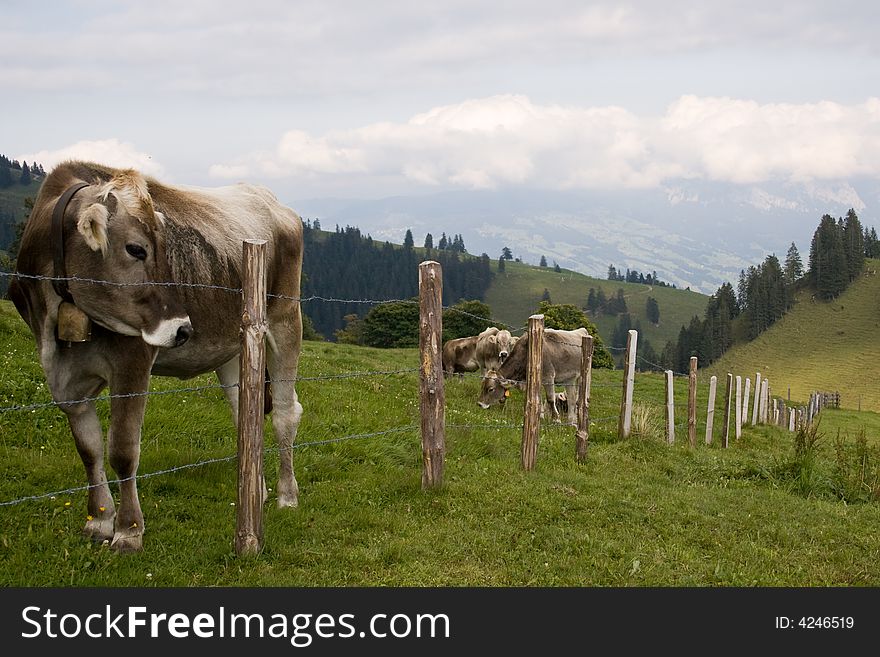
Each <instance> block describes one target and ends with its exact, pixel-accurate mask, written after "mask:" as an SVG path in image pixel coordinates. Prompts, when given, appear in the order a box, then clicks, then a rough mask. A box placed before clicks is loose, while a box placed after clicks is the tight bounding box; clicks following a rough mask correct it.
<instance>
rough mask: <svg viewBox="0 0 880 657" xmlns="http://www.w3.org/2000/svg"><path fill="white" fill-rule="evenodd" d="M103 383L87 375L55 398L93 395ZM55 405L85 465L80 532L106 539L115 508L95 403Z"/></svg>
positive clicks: (111, 532) (102, 434)
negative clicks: (85, 511)
mask: <svg viewBox="0 0 880 657" xmlns="http://www.w3.org/2000/svg"><path fill="white" fill-rule="evenodd" d="M105 385H106V383H105V382H104V381H103V380H102V379H94V378H91V379H89V380H87V381H83V385H77V386H72V387H71V388H68V389H67V390H66V391H65V393H64V394H63V395H56V399H57V400H58V401H61V400H64V399H71V400H73V399H85V398H88V397H95V396H97V395H98V394H99V393H100V392H101V390H102V389H103V388H104V386H105ZM59 405H60V407H61V410H63V411H64V413H65V415H67V422H68V423H69V424H70V431H71V433H72V434H73V439H74V441H75V443H76V450H77V451H78V452H79V455H80V458H81V459H82V462H83V465H84V466H85V470H86V477H87V478H88V482H89V499H88V505H87V508H88V519H87V520H86V524H85V526H84V527H83V534H84V535H86V536H88V537H89V538H91V539H92V540H94V541H97V542H101V541H104V540H109V539H111V538H113V520H114V517H115V515H116V510H115V507H114V504H113V496H112V495H111V494H110V488H109V487H108V486H107V473H106V472H105V471H104V431H103V429H102V428H101V421H100V420H99V419H98V414H97V412H96V411H95V402H92V401H90V402H83V403H80V404H59Z"/></svg>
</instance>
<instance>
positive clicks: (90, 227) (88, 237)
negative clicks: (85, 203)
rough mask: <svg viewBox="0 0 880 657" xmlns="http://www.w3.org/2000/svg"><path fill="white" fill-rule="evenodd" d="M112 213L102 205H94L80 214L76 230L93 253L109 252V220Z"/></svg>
mask: <svg viewBox="0 0 880 657" xmlns="http://www.w3.org/2000/svg"><path fill="white" fill-rule="evenodd" d="M109 216H110V211H109V210H107V207H106V206H104V205H102V204H101V203H93V204H92V205H90V206H89V207H87V208H86V209H85V210H83V211H82V212H80V214H79V217H78V218H77V220H76V229H77V230H78V231H79V234H80V235H82V236H83V239H84V240H85V241H86V244H88V245H89V248H90V249H91V250H92V251H100V252H101V253H102V254H104V253H106V252H107V218H108V217H109Z"/></svg>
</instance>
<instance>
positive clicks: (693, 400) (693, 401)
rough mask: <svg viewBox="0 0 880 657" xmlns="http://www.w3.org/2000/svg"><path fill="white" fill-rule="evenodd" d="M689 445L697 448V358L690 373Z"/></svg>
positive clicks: (693, 361) (694, 358) (693, 360)
mask: <svg viewBox="0 0 880 657" xmlns="http://www.w3.org/2000/svg"><path fill="white" fill-rule="evenodd" d="M688 444H689V445H690V446H691V447H696V446H697V357H696V356H691V363H690V370H689V372H688Z"/></svg>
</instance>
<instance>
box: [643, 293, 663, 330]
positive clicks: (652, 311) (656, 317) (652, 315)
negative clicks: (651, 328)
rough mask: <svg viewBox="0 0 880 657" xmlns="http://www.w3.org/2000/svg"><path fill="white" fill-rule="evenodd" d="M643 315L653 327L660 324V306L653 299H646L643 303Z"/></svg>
mask: <svg viewBox="0 0 880 657" xmlns="http://www.w3.org/2000/svg"><path fill="white" fill-rule="evenodd" d="M645 315H646V316H647V317H648V321H649V322H651V323H652V324H654V325H655V326H656V325H657V324H659V323H660V304H658V303H657V299H655V298H654V297H648V300H647V302H645Z"/></svg>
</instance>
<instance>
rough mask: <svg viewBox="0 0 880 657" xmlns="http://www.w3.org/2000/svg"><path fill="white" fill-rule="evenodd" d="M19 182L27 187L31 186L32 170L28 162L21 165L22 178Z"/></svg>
mask: <svg viewBox="0 0 880 657" xmlns="http://www.w3.org/2000/svg"><path fill="white" fill-rule="evenodd" d="M18 182H19V183H20V184H22V185H25V186H27V185H30V184H31V170H30V167H28V163H27V162H25V163H23V164H22V165H21V178H19V180H18Z"/></svg>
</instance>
